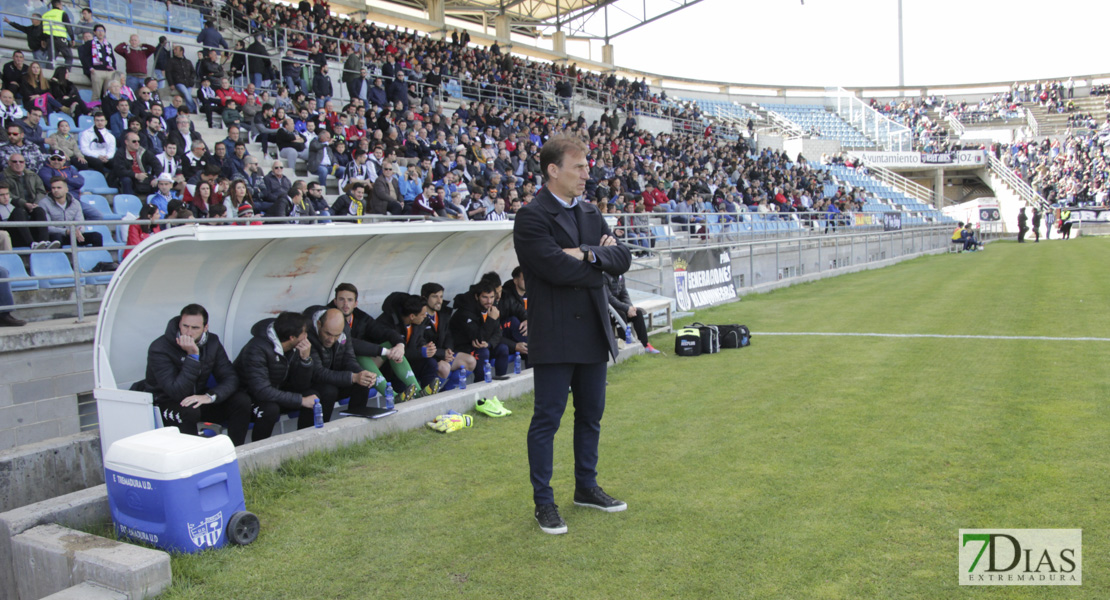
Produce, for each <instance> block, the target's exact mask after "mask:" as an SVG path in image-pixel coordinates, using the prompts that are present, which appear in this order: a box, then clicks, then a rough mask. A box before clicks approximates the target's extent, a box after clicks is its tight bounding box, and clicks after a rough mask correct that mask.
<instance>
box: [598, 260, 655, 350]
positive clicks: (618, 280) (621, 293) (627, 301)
mask: <svg viewBox="0 0 1110 600" xmlns="http://www.w3.org/2000/svg"><path fill="white" fill-rule="evenodd" d="M602 275H604V276H605V283H606V285H608V286H609V293H608V294H607V295H608V297H609V306H612V307H613V308H614V309H615V310H616V311H617V312H618V313H620V315H621V318H622V319H624V321H625V322H626V323H628V324H630V325H632V329H633V330H634V331H635V332H636V339H638V340H640V343H641V344H643V346H644V350H645V351H646V352H647V353H648V354H659V351H658V350H656V349H655V348H653V347H652V345H651V344H650V343H649V342H648V334H647V323H646V322H645V321H644V309H642V308H639V307H637V306H635V305H633V304H632V299H631V298H629V297H628V287H626V286H625V284H624V275H617V276H616V277H614V276H612V275H610V274H608V273H602ZM621 335H622V336H623V335H624V334H623V333H622V334H621Z"/></svg>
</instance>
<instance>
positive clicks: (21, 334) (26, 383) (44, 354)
mask: <svg viewBox="0 0 1110 600" xmlns="http://www.w3.org/2000/svg"><path fill="white" fill-rule="evenodd" d="M94 326H95V324H94V323H92V322H89V323H84V324H81V325H75V324H74V322H73V321H72V320H69V319H62V320H59V321H52V322H49V323H35V324H31V325H28V326H26V327H23V328H20V329H17V330H9V331H5V332H3V335H2V336H0V451H3V450H7V449H9V448H14V447H16V446H22V445H25V444H34V443H36V442H41V441H44V440H48V439H51V438H56V437H60V436H68V435H73V434H76V433H79V432H80V429H81V428H80V420H79V418H78V415H77V394H81V393H86V392H91V391H92V389H93V377H92V362H93V361H92V338H93V329H94Z"/></svg>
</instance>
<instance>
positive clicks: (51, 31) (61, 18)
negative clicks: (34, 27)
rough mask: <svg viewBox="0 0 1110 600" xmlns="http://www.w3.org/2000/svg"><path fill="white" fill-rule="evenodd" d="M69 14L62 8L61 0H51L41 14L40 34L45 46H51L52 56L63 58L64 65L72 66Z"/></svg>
mask: <svg viewBox="0 0 1110 600" xmlns="http://www.w3.org/2000/svg"><path fill="white" fill-rule="evenodd" d="M69 23H70V20H69V14H67V13H66V11H64V10H62V0H52V1H51V3H50V10H48V11H46V12H45V13H43V14H42V36H43V39H44V40H47V42H46V43H47V46H48V47H49V46H53V48H54V54H53V56H54V57H55V58H56V57H59V56H61V57H62V58H65V60H66V66H70V67H72V66H73V50H70V47H69V40H70V35H69V34H70V27H69Z"/></svg>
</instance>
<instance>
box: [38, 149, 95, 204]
mask: <svg viewBox="0 0 1110 600" xmlns="http://www.w3.org/2000/svg"><path fill="white" fill-rule="evenodd" d="M55 177H61V178H63V179H65V180H66V183H68V184H69V189H70V191H71V192H75V193H77V194H80V193H81V188H82V187H84V185H85V178H84V177H82V176H81V174H80V173H78V172H77V169H76V168H75V167H74V166H73V165H70V164H67V163H66V155H65V152H62V151H61V150H55V151H54V153H53V154H51V155H50V157H49V158H47V159H46V164H45V165H43V167H42V168H41V169H39V178H40V179H42V185H43V187H45V188H49V187H50V180H51V179H53V178H55Z"/></svg>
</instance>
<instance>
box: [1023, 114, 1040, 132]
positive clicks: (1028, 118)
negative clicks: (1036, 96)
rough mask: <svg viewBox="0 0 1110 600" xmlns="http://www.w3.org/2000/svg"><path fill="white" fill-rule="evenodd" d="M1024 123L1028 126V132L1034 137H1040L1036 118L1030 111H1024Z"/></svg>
mask: <svg viewBox="0 0 1110 600" xmlns="http://www.w3.org/2000/svg"><path fill="white" fill-rule="evenodd" d="M1025 122H1026V123H1028V124H1029V132H1030V133H1031V134H1033V135H1034V136H1038V135H1041V125H1040V123H1038V122H1037V116H1036V115H1034V114H1033V111H1032V110H1027V111H1025Z"/></svg>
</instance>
